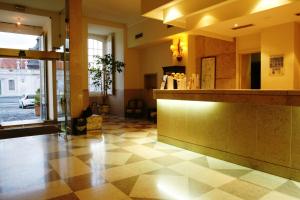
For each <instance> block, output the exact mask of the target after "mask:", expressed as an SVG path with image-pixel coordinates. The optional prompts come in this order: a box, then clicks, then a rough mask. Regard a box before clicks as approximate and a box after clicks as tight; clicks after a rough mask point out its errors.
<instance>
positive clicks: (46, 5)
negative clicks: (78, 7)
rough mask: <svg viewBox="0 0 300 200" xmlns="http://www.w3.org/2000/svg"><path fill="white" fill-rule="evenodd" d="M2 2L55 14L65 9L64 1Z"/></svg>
mask: <svg viewBox="0 0 300 200" xmlns="http://www.w3.org/2000/svg"><path fill="white" fill-rule="evenodd" d="M0 2H3V3H8V4H15V5H22V6H25V7H30V8H37V9H42V10H49V11H55V12H59V11H61V10H63V9H64V7H65V1H64V0H0Z"/></svg>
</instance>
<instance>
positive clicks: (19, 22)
mask: <svg viewBox="0 0 300 200" xmlns="http://www.w3.org/2000/svg"><path fill="white" fill-rule="evenodd" d="M20 25H21V20H20V18H18V19H17V26H20Z"/></svg>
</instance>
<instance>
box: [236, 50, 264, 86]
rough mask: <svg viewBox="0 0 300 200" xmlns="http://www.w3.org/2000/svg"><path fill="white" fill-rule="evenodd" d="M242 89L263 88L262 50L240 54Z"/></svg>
mask: <svg viewBox="0 0 300 200" xmlns="http://www.w3.org/2000/svg"><path fill="white" fill-rule="evenodd" d="M240 67H241V76H240V83H241V89H261V55H260V52H257V53H249V54H242V55H241V56H240Z"/></svg>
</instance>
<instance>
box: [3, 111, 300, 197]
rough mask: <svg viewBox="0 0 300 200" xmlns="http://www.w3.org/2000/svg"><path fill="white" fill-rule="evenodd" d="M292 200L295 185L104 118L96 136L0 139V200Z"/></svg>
mask: <svg viewBox="0 0 300 200" xmlns="http://www.w3.org/2000/svg"><path fill="white" fill-rule="evenodd" d="M19 199H20V200H44V199H50V200H100V199H101V200H126V199H132V200H151V199H155V200H158V199H170V200H171V199H172V200H256V199H257V200H295V199H300V183H298V182H295V181H291V180H288V179H284V178H281V177H277V176H273V175H270V174H266V173H263V172H259V171H255V170H252V169H249V168H246V167H242V166H239V165H236V164H232V163H229V162H225V161H222V160H218V159H215V158H211V157H208V156H205V155H202V154H197V153H194V152H190V151H187V150H184V149H181V148H177V147H174V146H172V145H167V144H164V143H160V142H158V141H157V139H156V125H155V124H152V123H149V122H146V121H138V120H125V119H123V118H118V117H107V118H106V119H105V121H104V127H103V135H102V136H99V137H95V136H93V137H88V136H73V137H71V138H70V140H69V141H68V142H65V141H64V140H63V139H62V138H59V137H57V136H56V135H43V136H33V137H23V138H16V139H7V140H0V200H19Z"/></svg>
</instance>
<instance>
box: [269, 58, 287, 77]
mask: <svg viewBox="0 0 300 200" xmlns="http://www.w3.org/2000/svg"><path fill="white" fill-rule="evenodd" d="M283 75H284V56H283V55H279V56H271V57H270V76H283Z"/></svg>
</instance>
